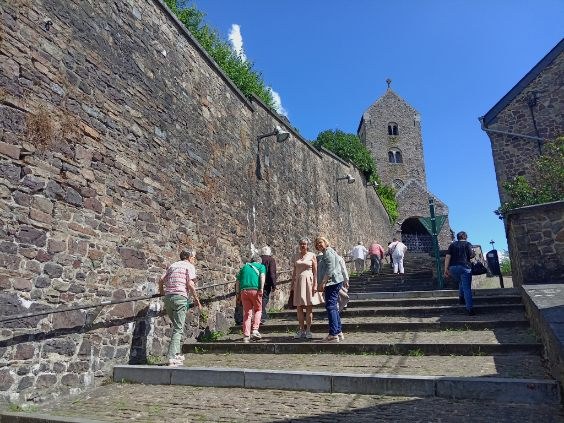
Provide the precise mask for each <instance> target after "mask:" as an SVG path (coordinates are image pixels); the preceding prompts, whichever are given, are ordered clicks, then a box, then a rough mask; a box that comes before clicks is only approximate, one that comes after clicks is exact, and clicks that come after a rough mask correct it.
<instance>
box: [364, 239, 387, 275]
mask: <svg viewBox="0 0 564 423" xmlns="http://www.w3.org/2000/svg"><path fill="white" fill-rule="evenodd" d="M368 253H369V254H370V271H371V272H372V274H375V273H378V274H380V268H381V264H382V259H383V258H384V254H385V253H384V249H383V248H382V246H381V245H380V244H378V243H377V242H376V241H372V244H370V248H369V249H368Z"/></svg>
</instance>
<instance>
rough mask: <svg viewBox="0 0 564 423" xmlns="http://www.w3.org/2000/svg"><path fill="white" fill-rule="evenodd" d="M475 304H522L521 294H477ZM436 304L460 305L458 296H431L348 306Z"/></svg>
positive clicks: (349, 305) (370, 300)
mask: <svg viewBox="0 0 564 423" xmlns="http://www.w3.org/2000/svg"><path fill="white" fill-rule="evenodd" d="M473 301H474V304H476V305H478V304H480V305H481V304H522V301H521V296H520V295H503V296H502V295H499V296H475V297H473ZM434 305H437V306H438V305H458V296H457V297H431V298H382V299H365V300H360V299H359V300H351V301H349V304H348V308H349V309H350V308H356V307H371V306H374V307H382V306H394V307H403V306H405V307H409V306H434Z"/></svg>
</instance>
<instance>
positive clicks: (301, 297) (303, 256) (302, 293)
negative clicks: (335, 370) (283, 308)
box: [292, 238, 324, 339]
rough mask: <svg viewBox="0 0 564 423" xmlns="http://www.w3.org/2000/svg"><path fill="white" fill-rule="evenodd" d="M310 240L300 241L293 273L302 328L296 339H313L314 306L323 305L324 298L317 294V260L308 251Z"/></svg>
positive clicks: (295, 336) (295, 297) (293, 285)
mask: <svg viewBox="0 0 564 423" xmlns="http://www.w3.org/2000/svg"><path fill="white" fill-rule="evenodd" d="M308 246H309V240H308V239H307V238H302V239H300V242H299V253H298V254H297V255H296V257H295V258H294V263H293V264H294V267H293V269H294V270H293V272H292V287H293V288H292V289H293V291H294V306H296V307H297V313H298V322H299V325H300V328H299V329H298V331H297V332H296V334H295V335H294V338H295V339H299V338H306V339H311V338H312V334H311V321H312V320H313V306H314V305H318V304H322V303H323V302H324V301H323V296H322V294H321V293H320V292H317V258H316V257H315V254H314V253H312V252H311V251H308Z"/></svg>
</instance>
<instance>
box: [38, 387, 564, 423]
mask: <svg viewBox="0 0 564 423" xmlns="http://www.w3.org/2000/svg"><path fill="white" fill-rule="evenodd" d="M40 412H43V413H47V414H54V415H59V416H75V417H84V418H86V417H88V418H91V419H98V420H104V421H108V422H116V423H120V422H132V421H134V422H159V423H169V422H303V423H306V422H311V423H314V422H332V423H333V422H343V423H344V422H347V423H368V422H371V423H372V422H441V423H450V422H453V423H467V422H488V423H491V422H495V423H518V422H543V423H556V422H563V421H564V413H563V410H562V407H560V406H547V405H523V404H500V403H493V402H488V401H469V400H464V401H462V400H458V401H455V400H445V399H438V398H413V397H385V396H377V395H352V394H325V393H311V392H295V391H277V390H254V389H243V388H202V387H189V386H156V385H152V386H148V385H124V384H112V385H107V386H103V387H100V388H98V389H95V390H93V391H90V392H89V393H88V394H85V395H81V396H79V397H76V398H74V400H72V401H61V402H58V403H52V404H49V405H46V406H44V407H42V408H41V410H40Z"/></svg>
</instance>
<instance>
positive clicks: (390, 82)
mask: <svg viewBox="0 0 564 423" xmlns="http://www.w3.org/2000/svg"><path fill="white" fill-rule="evenodd" d="M386 84H388V89H389V88H390V85H391V84H392V80H391V79H390V78H388V79H386Z"/></svg>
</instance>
